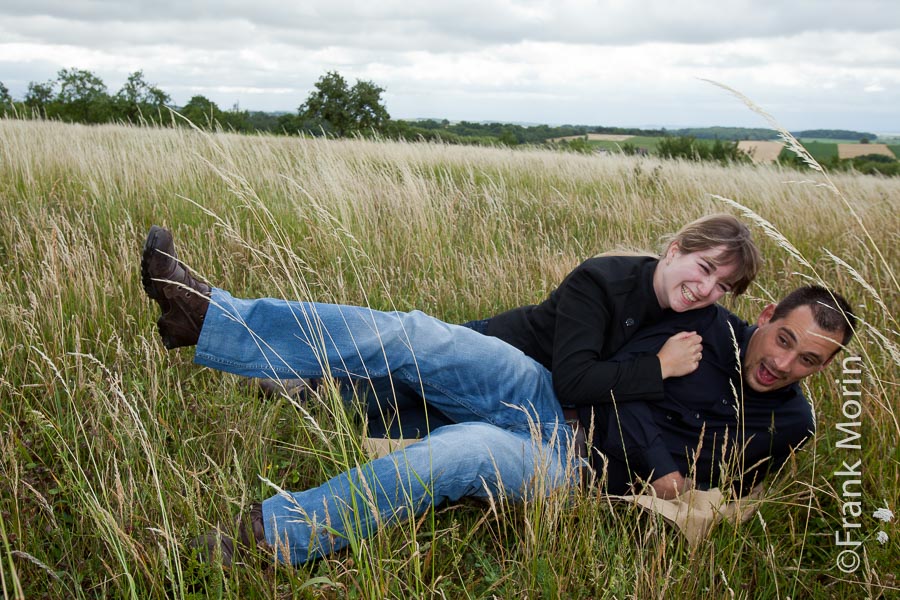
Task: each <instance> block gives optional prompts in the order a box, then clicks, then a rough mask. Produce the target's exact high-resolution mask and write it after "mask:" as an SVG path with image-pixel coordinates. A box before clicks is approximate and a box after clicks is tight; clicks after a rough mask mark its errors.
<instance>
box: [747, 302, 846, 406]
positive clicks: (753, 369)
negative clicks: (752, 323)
mask: <svg viewBox="0 0 900 600" xmlns="http://www.w3.org/2000/svg"><path fill="white" fill-rule="evenodd" d="M774 312H775V305H774V304H770V305H769V306H767V307H766V308H765V310H763V312H762V313H761V314H760V315H759V319H757V322H756V323H757V325H759V328H758V329H757V330H756V331H755V332H754V333H753V337H751V338H750V343H749V344H748V346H747V352H746V354H745V355H744V364H743V373H744V383H746V384H747V385H748V386H749V387H750V388H751V389H753V390H755V391H757V392H770V391H772V390H777V389H780V388H783V387H786V386H788V385H790V384H792V383H795V382H797V381H800V380H801V379H803V378H804V377H807V376H809V375H812V374H813V373H817V372H819V371H821V370H822V369H824V368H825V366H826V365H828V363H829V362H831V359H832V358H833V357H834V353H835V352H836V351H837V350H838V348H840V344H839V343H838V342H839V340H838V339H837V338H839V337H840V333H835V332H830V331H825V330H824V329H822V328H821V327H819V326H818V325H817V324H816V321H815V318H814V317H813V313H812V310H811V309H810V308H809V307H808V306H799V307H797V308H795V309H794V310H792V311H791V312H789V313H788V314H787V315H785V316H784V317H782V318H781V319H778V320H777V321H773V320H772V313H774Z"/></svg>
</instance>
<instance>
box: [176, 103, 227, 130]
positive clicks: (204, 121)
mask: <svg viewBox="0 0 900 600" xmlns="http://www.w3.org/2000/svg"><path fill="white" fill-rule="evenodd" d="M179 112H180V113H181V115H182V116H183V117H184V118H186V119H187V120H189V121H190V122H191V123H193V124H194V125H196V126H197V127H201V128H204V129H213V128H214V127H215V126H216V124H221V122H222V111H221V110H220V109H219V107H218V105H216V103H215V102H213V101H212V100H210V99H209V98H207V97H206V96H200V95H197V96H193V97H192V98H191V99H190V100H188V103H187V104H185V105H184V106H183V107H181V110H180V111H179Z"/></svg>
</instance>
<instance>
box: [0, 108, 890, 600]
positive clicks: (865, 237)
mask: <svg viewBox="0 0 900 600" xmlns="http://www.w3.org/2000/svg"><path fill="white" fill-rule="evenodd" d="M0 200H2V206H0V211H2V213H0V218H2V220H3V221H4V223H5V226H4V227H3V230H2V233H0V261H2V262H0V264H2V267H3V273H4V277H3V278H2V279H0V316H2V318H0V335H2V340H3V342H4V344H3V348H4V351H5V357H4V361H3V363H2V370H0V431H2V434H0V473H2V478H0V516H2V528H0V563H2V570H0V574H2V578H0V589H2V590H3V595H4V598H6V597H10V598H16V597H76V598H84V597H98V596H113V597H133V598H144V597H167V596H176V597H190V596H191V595H192V594H194V597H208V596H220V595H221V596H226V597H242V598H243V597H248V598H252V597H271V596H276V597H287V596H294V595H296V596H301V597H306V596H324V597H342V596H348V595H349V596H355V597H410V596H414V597H430V596H443V597H491V596H498V597H524V596H528V597H610V598H612V597H616V598H623V597H626V596H627V597H635V598H650V597H660V598H662V597H699V596H712V597H746V598H750V597H792V598H799V597H865V596H870V597H878V596H879V595H880V594H884V595H889V594H891V593H896V590H897V587H898V583H897V582H896V580H895V579H894V577H895V576H896V572H895V571H896V568H895V567H896V564H897V562H896V559H897V556H898V555H900V553H898V551H897V550H898V540H900V531H898V528H897V524H896V520H895V521H894V522H893V523H888V524H883V523H880V522H877V521H875V520H874V519H872V517H871V513H872V512H873V511H874V510H875V508H877V507H880V506H887V507H889V508H891V509H892V510H893V511H895V512H897V511H898V506H900V503H898V499H900V472H898V465H900V453H898V438H900V427H898V419H897V405H898V392H897V385H898V381H897V372H898V362H900V359H898V354H900V353H898V350H897V330H898V327H897V322H896V316H897V314H898V312H897V299H898V292H900V290H898V287H897V277H896V267H897V265H898V260H897V259H898V250H897V248H898V239H897V238H898V226H897V218H896V215H897V212H898V204H900V181H898V180H896V179H883V178H877V177H859V176H853V175H847V174H841V175H835V176H832V177H830V178H829V177H828V176H827V174H823V173H819V172H812V174H811V175H810V174H806V173H799V172H796V171H788V170H780V169H779V168H778V167H754V166H734V167H728V168H723V167H719V166H711V165H700V164H695V163H685V162H676V161H672V162H669V161H666V162H663V161H658V160H655V159H650V158H630V157H622V156H604V157H602V158H601V157H594V156H580V155H568V154H558V153H552V152H546V151H540V150H532V151H527V150H526V151H513V150H500V149H483V148H470V147H454V146H440V145H423V144H410V143H396V142H383V141H363V140H353V141H324V140H311V139H297V138H274V137H249V136H237V135H231V134H213V135H208V134H204V133H200V132H197V131H191V130H186V129H179V130H169V129H166V130H154V129H136V128H130V127H119V126H115V127H114V126H107V127H83V126H77V125H63V124H59V123H41V122H19V121H13V120H4V121H0ZM723 210H724V211H732V212H735V213H736V214H744V215H745V216H746V218H748V219H749V220H752V221H753V222H754V227H755V228H756V229H757V231H758V236H757V237H758V239H759V240H760V243H761V246H762V248H763V251H764V253H765V255H766V257H767V265H766V268H765V271H764V273H763V274H762V276H761V277H760V278H759V280H758V282H757V284H755V285H754V287H753V288H751V293H750V294H749V295H748V297H746V298H742V299H740V300H739V301H737V302H734V303H733V305H732V306H731V308H733V309H734V310H735V311H736V312H739V313H741V314H743V315H745V316H746V317H748V318H753V317H754V316H755V315H756V314H757V313H758V312H759V310H760V309H761V308H762V307H763V306H764V304H765V303H766V302H768V301H770V300H772V299H777V298H778V297H779V296H780V295H782V294H783V293H785V292H786V291H789V290H790V289H792V288H793V287H795V286H797V285H799V284H802V283H806V282H807V281H809V280H816V281H822V282H824V283H826V284H828V285H831V286H833V287H836V288H837V289H839V290H841V291H842V292H844V293H845V294H846V295H847V296H848V297H849V298H850V299H851V302H852V303H853V304H854V306H856V307H857V308H858V310H859V313H860V315H861V316H862V317H863V319H864V325H863V326H862V328H861V332H860V335H859V337H858V338H857V340H856V341H854V342H853V344H852V346H851V348H850V349H849V350H848V352H849V353H851V354H854V355H857V354H858V355H860V356H862V357H864V360H865V377H864V383H863V387H862V389H863V394H864V399H865V412H864V415H863V429H862V433H863V437H862V440H861V443H862V449H861V451H860V452H859V456H860V457H861V460H862V461H863V462H862V464H863V483H862V489H863V497H862V499H861V502H862V504H861V506H862V507H863V509H864V514H863V515H862V516H860V517H858V519H857V520H858V522H860V523H861V525H862V528H861V530H860V535H862V536H865V537H866V541H865V543H864V545H863V546H862V548H861V553H862V554H863V556H864V558H865V561H864V563H863V564H862V565H861V566H860V567H859V569H857V571H856V572H854V573H850V574H844V573H841V572H840V571H839V570H838V569H837V568H836V567H835V557H836V555H837V553H838V551H839V549H838V548H837V547H836V545H835V538H834V532H835V531H836V530H839V529H840V528H841V521H842V519H843V518H844V517H845V514H843V512H842V511H843V510H845V508H844V505H843V502H842V500H843V496H842V490H841V488H840V487H839V485H840V481H839V479H837V478H836V477H835V476H834V471H836V470H839V469H840V468H841V464H842V461H844V460H846V459H848V458H849V455H847V454H846V452H845V451H844V450H841V449H839V448H837V447H836V444H837V441H838V440H839V439H841V437H842V434H841V432H840V431H837V430H836V429H835V427H834V425H835V424H836V423H839V422H842V421H844V420H846V419H845V417H844V416H843V415H842V413H841V410H842V408H841V400H842V397H841V393H842V383H841V375H840V367H839V365H835V366H834V367H833V368H832V370H831V371H830V372H829V374H828V375H827V376H826V375H822V376H819V377H816V378H814V379H812V380H811V381H810V382H809V385H808V395H809V397H810V399H811V400H812V401H813V403H814V405H815V407H816V411H817V417H818V428H819V430H818V435H817V436H816V439H815V440H814V442H813V443H811V444H809V445H808V446H807V448H806V449H805V450H804V451H803V452H802V453H801V454H800V455H799V456H798V457H797V459H796V460H795V461H792V462H791V463H789V465H788V466H787V467H786V470H785V471H786V472H785V473H784V474H783V475H782V477H780V478H779V479H778V480H777V481H776V482H775V483H774V485H773V488H772V490H771V493H770V498H771V499H770V501H769V502H768V503H767V504H766V506H765V507H764V508H763V510H762V512H761V513H760V515H761V516H760V518H759V519H758V520H757V521H754V522H753V523H751V524H749V525H745V526H743V527H740V528H731V527H728V526H723V527H720V528H718V529H717V530H716V531H715V532H714V534H713V536H712V537H711V539H710V540H709V541H707V542H705V543H704V544H702V545H701V546H700V547H699V548H696V549H692V548H689V547H688V546H687V545H686V544H685V543H684V542H683V540H681V539H680V538H679V537H678V535H677V534H675V533H674V532H673V531H671V530H669V529H668V528H667V527H665V526H664V525H663V524H662V523H658V522H655V521H653V520H652V519H646V518H643V517H641V516H640V515H639V514H637V513H635V512H634V511H629V510H627V509H615V510H613V509H612V508H611V507H609V506H608V505H607V504H606V503H605V502H604V501H602V500H599V499H598V498H597V496H596V495H595V494H594V493H592V492H578V493H576V494H574V496H569V497H565V498H555V497H554V498H550V499H548V500H544V501H540V502H534V503H528V504H526V505H525V506H521V505H510V504H508V503H505V502H502V501H498V502H497V503H496V504H495V505H493V506H492V507H490V508H489V509H487V510H485V509H484V508H483V507H481V506H473V505H468V504H463V505H457V506H452V507H446V508H441V509H439V510H438V511H436V514H431V515H428V516H426V518H424V519H422V520H417V521H414V522H411V523H410V524H408V525H406V526H403V527H401V528H397V529H395V530H391V531H387V532H384V533H382V534H380V535H378V536H376V538H375V539H373V540H371V541H369V542H365V543H361V544H359V545H357V547H356V548H354V550H353V551H352V552H348V553H343V554H341V555H338V556H336V557H334V558H333V559H329V560H323V561H320V562H319V563H316V564H313V565H310V566H306V567H302V568H298V569H293V570H292V569H285V568H282V567H279V568H277V569H268V570H267V569H263V568H258V569H254V568H250V569H242V570H234V571H232V573H230V575H229V576H227V577H223V576H222V574H221V572H217V571H212V572H210V573H206V574H203V573H198V572H197V567H196V565H193V564H191V563H189V561H185V559H184V557H183V555H182V550H181V546H180V544H181V542H183V541H184V540H185V539H187V538H189V537H190V536H191V535H194V534H196V533H198V532H199V531H201V530H203V529H205V528H206V527H208V526H209V523H211V522H216V521H218V520H224V519H226V518H227V517H229V516H230V515H231V514H232V513H234V512H236V511H238V510H240V509H241V508H243V507H246V506H247V505H248V504H249V503H250V502H252V501H255V500H259V499H261V498H264V497H266V496H268V495H270V494H271V489H270V488H269V487H268V486H267V485H266V484H265V483H264V482H263V481H261V480H260V477H263V478H265V479H268V480H270V481H271V482H273V483H274V484H276V485H279V486H282V487H285V488H287V489H300V488H303V487H308V486H310V485H314V484H318V483H319V482H321V480H322V479H323V478H324V477H326V476H329V475H333V474H334V473H336V472H339V471H340V470H343V469H344V468H346V467H347V466H352V465H353V464H356V463H357V462H359V461H360V460H362V454H361V450H360V448H359V447H358V444H357V443H356V442H355V439H356V435H357V434H358V426H357V425H356V424H355V423H354V421H353V420H352V418H349V417H348V415H347V412H346V411H345V410H344V409H343V406H342V405H341V404H340V401H339V399H338V397H337V394H336V393H327V392H326V393H324V394H322V396H321V399H322V402H321V403H318V404H317V405H312V406H298V405H294V404H292V403H291V402H288V401H286V400H284V399H281V400H277V401H274V402H264V401H261V400H259V399H258V398H256V396H255V395H254V394H252V393H251V392H250V391H248V389H247V388H246V387H245V386H244V385H243V384H242V382H240V381H239V380H238V379H237V378H233V377H229V376H222V375H220V374H217V373H212V372H207V371H202V370H199V369H197V368H195V367H192V366H191V364H190V355H189V353H187V352H174V353H166V352H165V351H164V350H163V349H162V346H161V345H160V344H159V342H158V340H157V339H156V334H155V331H154V325H153V323H154V321H155V319H156V314H155V307H154V306H152V305H151V304H150V303H149V302H148V301H147V300H146V298H145V297H144V295H143V292H142V290H141V287H140V283H139V278H138V275H137V265H138V260H139V251H140V244H141V242H142V240H143V236H144V233H145V232H146V230H147V228H148V227H149V226H150V225H151V224H152V223H157V224H162V225H166V226H169V227H171V228H172V229H173V230H174V231H175V234H176V238H177V241H178V244H179V252H180V253H181V255H182V256H183V257H184V258H185V260H186V261H187V262H188V263H189V264H190V265H191V266H192V267H193V268H194V269H195V270H196V271H198V272H199V273H201V274H202V275H203V276H204V277H206V278H207V279H208V280H209V281H211V282H213V283H214V284H216V285H219V286H221V287H225V288H227V289H229V290H230V291H233V292H234V293H235V294H238V295H241V296H245V297H252V296H261V295H265V296H284V297H290V298H294V299H316V300H321V301H338V302H343V303H350V304H369V305H371V306H373V307H375V308H380V309H394V308H396V309H401V310H405V309H412V308H417V309H421V310H425V311H426V312H429V313H431V314H434V315H436V316H438V317H440V318H442V319H444V320H447V321H450V322H457V321H462V320H467V319H471V318H477V317H483V316H486V315H489V314H492V313H495V312H497V311H499V310H502V309H505V308H509V307H512V306H517V305H520V304H525V303H533V302H536V301H539V300H541V299H542V298H543V297H544V295H545V294H546V293H547V292H548V291H549V290H550V289H552V287H554V286H555V285H556V284H557V283H558V282H559V281H560V280H561V278H562V277H563V276H564V275H565V274H566V273H567V272H568V271H569V270H570V269H571V268H572V267H574V266H575V265H576V264H577V263H578V262H580V260H582V259H583V258H585V257H587V256H590V255H593V254H596V253H597V252H600V251H603V250H608V249H611V248H616V247H623V246H627V247H630V248H644V249H655V248H657V247H658V245H659V241H660V238H661V236H662V235H663V234H665V233H667V232H671V231H674V230H675V229H677V228H678V226H679V225H680V224H682V223H684V222H686V221H688V220H691V219H693V218H696V217H698V216H701V215H703V214H707V213H709V212H713V211H723ZM501 500H502V499H501ZM879 529H880V530H884V531H885V532H886V533H887V534H888V536H889V541H888V543H886V544H884V545H881V544H879V543H878V542H877V541H875V533H876V532H877V531H878V530H879Z"/></svg>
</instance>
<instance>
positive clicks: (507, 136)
mask: <svg viewBox="0 0 900 600" xmlns="http://www.w3.org/2000/svg"><path fill="white" fill-rule="evenodd" d="M498 139H499V140H500V143H501V144H503V145H504V146H517V145H518V144H519V140H518V138H517V137H516V133H515V131H514V130H513V129H512V128H510V127H504V128H503V130H502V131H501V132H500V136H499V137H498ZM572 141H575V140H572Z"/></svg>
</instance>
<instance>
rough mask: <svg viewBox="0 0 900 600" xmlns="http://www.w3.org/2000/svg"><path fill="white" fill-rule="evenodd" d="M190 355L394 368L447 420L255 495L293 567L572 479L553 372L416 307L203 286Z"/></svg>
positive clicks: (234, 367) (282, 367) (218, 363)
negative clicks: (416, 438)
mask: <svg viewBox="0 0 900 600" xmlns="http://www.w3.org/2000/svg"><path fill="white" fill-rule="evenodd" d="M194 362H195V363H197V364H200V365H204V366H208V367H212V368H214V369H218V370H221V371H227V372H229V373H234V374H237V375H244V376H247V377H268V378H296V377H321V376H322V375H323V374H325V373H329V374H330V375H332V376H333V377H339V378H350V379H369V380H372V379H376V380H378V379H383V378H386V377H391V378H393V379H394V380H397V381H400V382H402V383H403V384H405V385H407V386H410V387H412V388H413V389H416V390H419V391H420V393H421V394H422V396H423V397H424V398H425V401H426V402H427V403H428V404H430V405H432V406H434V407H436V408H438V409H439V410H440V411H441V413H443V414H444V415H446V416H447V417H448V418H449V419H450V420H451V421H453V423H454V424H452V425H448V426H445V427H441V428H440V429H438V430H436V431H434V432H432V433H431V434H430V435H429V436H428V437H427V438H425V439H424V440H422V441H420V442H417V443H415V444H412V445H411V446H408V447H407V448H405V449H403V450H399V451H397V452H394V453H392V454H390V455H388V456H386V457H383V458H379V459H376V460H373V461H371V462H368V463H366V464H364V465H361V466H359V467H357V468H354V469H351V470H350V471H347V472H345V473H342V474H341V475H338V476H337V477H334V478H333V479H331V480H329V481H327V482H325V483H324V484H322V485H321V486H319V487H316V488H313V489H310V490H306V491H303V492H296V493H289V492H280V493H279V494H277V495H275V496H273V497H271V498H269V499H268V500H266V501H265V502H263V520H264V524H265V529H266V538H267V541H268V542H269V543H270V544H272V545H273V546H275V547H276V548H277V549H278V555H279V557H280V558H281V559H284V560H288V561H290V562H291V563H294V564H300V563H304V562H306V561H308V560H310V559H312V558H315V557H318V556H324V555H326V554H329V553H331V552H333V551H335V550H338V549H340V548H343V547H345V546H347V545H348V544H349V543H350V541H351V540H352V539H354V538H355V539H359V538H361V537H367V536H370V535H372V534H373V533H374V532H375V530H376V529H377V528H378V527H381V526H384V525H386V524H389V523H392V522H396V521H398V520H401V519H405V518H408V517H410V516H413V515H419V514H422V513H423V512H425V511H426V510H428V509H429V508H430V507H432V506H437V505H438V504H440V503H442V502H444V501H446V500H457V499H459V498H462V497H464V496H474V497H488V496H496V495H498V494H502V495H505V496H506V497H508V498H511V499H514V500H515V499H524V498H527V497H532V496H533V495H534V494H545V493H547V492H548V491H550V490H552V489H555V488H558V487H560V486H563V485H566V484H567V483H569V480H570V478H571V475H572V470H571V468H569V466H568V464H567V462H568V460H569V458H568V457H569V452H568V446H569V441H570V439H571V429H570V428H569V427H568V425H566V423H565V419H564V417H563V414H562V410H561V409H560V406H559V403H558V401H557V399H556V395H555V394H554V392H553V385H552V382H551V377H550V373H549V372H548V371H547V370H546V369H545V368H544V367H542V366H541V365H540V364H538V363H537V362H535V361H533V360H532V359H530V358H528V357H527V356H525V355H524V354H523V353H522V352H520V351H519V350H517V349H515V348H513V347H512V346H510V345H508V344H506V343H505V342H502V341H500V340H499V339H496V338H490V337H486V336H482V335H481V334H479V333H476V332H474V331H472V330H470V329H467V328H465V327H460V326H457V325H448V324H446V323H443V322H441V321H439V320H437V319H434V318H433V317H429V316H427V315H425V314H423V313H421V312H418V311H414V312H410V313H396V312H394V313H385V312H380V311H375V310H371V309H368V308H361V307H352V306H340V305H333V304H317V303H301V302H289V301H286V300H274V299H260V300H239V299H236V298H233V297H232V296H230V295H229V294H228V293H227V292H225V291H223V290H219V289H213V292H212V297H211V301H210V306H209V310H208V312H207V314H206V319H205V322H204V324H203V329H202V331H201V333H200V340H199V342H198V343H197V348H196V353H195V355H194Z"/></svg>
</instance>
